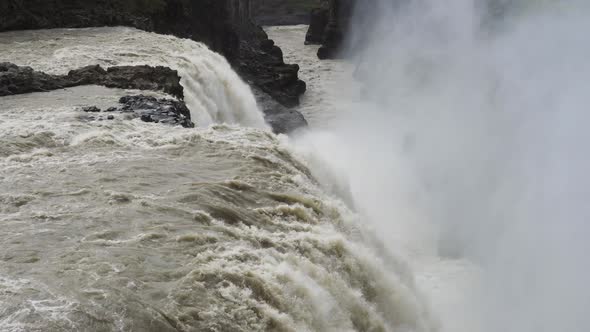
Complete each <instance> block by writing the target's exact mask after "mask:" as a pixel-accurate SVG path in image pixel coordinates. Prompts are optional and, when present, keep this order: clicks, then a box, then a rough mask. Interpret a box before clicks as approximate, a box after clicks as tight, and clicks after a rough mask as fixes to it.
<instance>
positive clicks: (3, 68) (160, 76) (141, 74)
mask: <svg viewBox="0 0 590 332" xmlns="http://www.w3.org/2000/svg"><path fill="white" fill-rule="evenodd" d="M80 85H103V86H106V87H109V88H121V89H138V90H154V91H163V92H166V93H168V94H171V95H173V96H175V97H177V98H180V99H182V97H183V88H182V85H180V77H179V76H178V72H177V71H175V70H172V69H170V68H167V67H150V66H122V67H111V68H109V69H108V70H105V69H103V68H102V67H100V66H98V65H96V66H87V67H84V68H80V69H76V70H72V71H70V72H69V73H68V74H67V75H65V76H63V75H49V74H45V73H43V72H39V71H35V70H33V69H32V68H30V67H21V66H17V65H14V64H12V63H0V96H7V95H14V94H22V93H30V92H43V91H51V90H57V89H63V88H67V87H73V86H80Z"/></svg>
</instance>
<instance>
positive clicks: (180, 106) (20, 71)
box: [0, 41, 307, 134]
mask: <svg viewBox="0 0 590 332" xmlns="http://www.w3.org/2000/svg"><path fill="white" fill-rule="evenodd" d="M265 47H266V48H268V49H269V52H277V53H279V52H281V49H280V48H278V47H275V46H274V43H273V42H272V41H268V45H266V46H265ZM295 66H296V65H295ZM258 70H261V71H264V70H267V68H264V67H262V66H261V67H259V68H258ZM268 75H270V74H268ZM282 75H284V76H285V77H284V78H283V81H281V80H278V81H277V80H269V81H268V83H267V84H268V88H269V89H270V88H271V87H272V86H271V85H272V84H276V83H277V82H284V84H285V87H284V88H285V93H287V92H288V89H289V83H288V82H289V77H288V75H290V73H289V71H286V72H284V73H283V74H282ZM302 84H303V87H302V89H305V83H303V82H302ZM80 85H102V86H106V87H109V88H120V89H137V90H151V91H162V92H165V93H168V94H170V95H172V96H174V97H176V98H178V99H179V100H182V97H183V87H182V85H180V77H179V76H178V73H177V72H176V71H175V70H171V69H170V68H167V67H150V66H120V67H110V68H108V69H104V68H102V67H100V66H98V65H96V66H87V67H83V68H80V69H76V70H72V71H70V72H69V73H68V74H67V75H49V74H46V73H43V72H39V71H35V70H33V69H32V68H30V67H21V66H17V65H15V64H12V63H0V97H2V96H9V95H16V94H24V93H31V92H46V91H51V90H58V89H63V88H68V87H74V86H80ZM264 86H266V85H263V87H264ZM253 91H254V93H255V96H256V99H257V100H258V103H259V105H260V106H261V108H262V109H263V111H264V115H265V119H266V121H267V122H268V124H270V126H271V127H272V129H273V131H274V132H275V133H277V134H287V133H291V132H293V131H295V130H296V129H298V128H301V127H306V126H307V121H305V118H304V117H303V115H302V114H301V113H299V112H298V111H296V110H294V109H289V108H287V107H285V106H284V105H283V104H281V103H279V102H278V101H277V98H276V96H274V97H273V96H271V95H270V94H269V93H268V92H266V91H265V90H263V89H262V88H257V87H254V89H253ZM285 98H286V97H285ZM120 102H121V103H122V104H123V106H121V107H119V108H116V109H110V110H107V111H109V112H122V113H133V114H136V115H137V116H135V117H140V118H141V119H142V120H143V121H146V122H163V123H169V124H177V125H181V126H183V127H194V124H193V123H192V122H191V121H190V111H189V109H188V108H187V107H186V105H185V104H184V102H182V101H174V100H170V99H155V98H153V97H145V96H137V97H124V98H122V99H121V100H120ZM84 111H85V112H86V113H88V114H93V113H102V110H100V109H98V108H96V107H86V108H84ZM91 119H99V120H104V119H105V118H104V117H102V116H94V115H93V116H91Z"/></svg>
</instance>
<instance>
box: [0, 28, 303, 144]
mask: <svg viewBox="0 0 590 332" xmlns="http://www.w3.org/2000/svg"><path fill="white" fill-rule="evenodd" d="M111 34H116V35H119V36H121V38H120V40H124V41H125V42H124V43H119V42H118V41H117V40H114V39H112V38H111ZM55 36H58V37H57V38H55ZM64 36H66V37H67V38H66V37H64ZM0 39H2V40H3V41H6V43H7V44H9V45H12V46H13V47H12V48H11V49H6V50H2V51H0V53H1V54H2V58H3V59H7V60H8V61H12V63H8V62H7V63H1V64H0V75H1V76H2V77H3V80H2V83H0V96H3V95H11V94H16V93H27V92H35V91H37V92H39V91H51V90H55V89H61V88H65V87H72V86H79V85H104V86H106V87H116V88H125V89H129V88H131V89H140V90H153V91H163V92H165V93H168V94H170V95H172V96H175V97H177V98H178V99H180V100H182V101H183V102H184V103H186V105H187V107H188V108H189V109H190V110H191V115H192V120H193V121H194V122H195V123H197V124H198V125H199V126H208V125H210V124H213V123H224V122H225V123H229V124H240V125H244V126H251V127H256V128H261V129H266V130H272V131H273V132H274V133H277V134H288V133H291V132H293V131H295V130H297V129H298V128H301V127H305V126H307V122H306V121H305V118H304V117H303V116H302V115H301V114H300V113H298V112H297V111H296V110H294V109H289V108H286V107H284V106H282V105H281V104H280V103H278V102H276V101H275V100H274V99H273V97H270V96H269V95H268V94H267V93H263V92H260V93H257V96H264V97H263V98H261V99H260V103H261V104H260V106H259V105H258V104H257V99H256V97H255V96H254V95H253V94H252V88H250V87H249V86H248V85H247V84H246V83H245V82H244V81H242V80H241V78H240V77H239V75H238V74H237V73H236V72H235V71H234V70H233V69H232V67H231V65H230V64H229V63H228V61H227V60H226V59H225V58H224V57H223V56H222V55H220V54H217V53H215V52H212V51H210V50H209V49H208V48H207V47H206V46H205V45H204V44H201V43H198V42H195V41H192V40H188V39H179V38H176V37H173V36H167V35H158V34H154V33H148V32H144V31H140V30H137V29H133V28H122V27H119V28H86V29H67V30H64V29H56V30H36V31H23V32H7V33H1V34H0ZM76 40H77V41H78V42H76ZM31 49H34V50H35V52H32V53H33V54H26V53H25V52H29V53H31V51H30V50H31ZM19 50H20V51H19ZM36 52H37V53H39V54H38V55H39V56H38V57H35V56H34V53H36ZM23 53H25V55H23ZM254 89H256V88H254ZM256 90H257V89H256ZM89 106H90V105H89Z"/></svg>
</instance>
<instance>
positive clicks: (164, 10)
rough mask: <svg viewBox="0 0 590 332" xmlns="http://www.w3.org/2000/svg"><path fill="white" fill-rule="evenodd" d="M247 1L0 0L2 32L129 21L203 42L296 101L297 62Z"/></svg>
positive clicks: (300, 88)
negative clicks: (286, 57)
mask: <svg viewBox="0 0 590 332" xmlns="http://www.w3.org/2000/svg"><path fill="white" fill-rule="evenodd" d="M250 1H251V0H191V1H187V0H76V1H74V0H2V1H0V32H2V31H8V30H25V29H49V28H81V27H96V26H120V25H123V26H131V27H135V28H138V29H142V30H146V31H153V32H157V33H163V34H172V35H175V36H178V37H182V38H191V39H193V40H196V41H200V42H203V43H205V44H207V45H208V46H209V47H210V48H211V49H213V50H214V51H216V52H219V53H221V54H223V55H224V56H225V57H226V58H227V59H228V60H229V62H230V63H231V64H232V65H233V66H234V68H236V70H237V71H238V72H239V73H240V74H241V75H242V76H243V77H244V78H246V79H247V80H248V82H249V83H250V84H252V85H254V86H258V87H260V88H261V89H262V90H264V91H265V92H266V93H268V94H269V95H271V96H272V97H273V98H275V99H276V100H277V101H279V102H280V103H281V104H283V105H286V106H294V105H297V104H298V102H299V96H300V95H301V94H302V93H303V92H304V91H305V83H304V82H302V81H301V80H299V79H298V69H299V68H298V67H297V66H294V65H287V64H285V63H284V61H283V57H282V52H280V50H277V49H278V48H276V47H264V46H267V45H269V43H270V42H269V40H268V36H267V35H266V34H265V33H264V31H263V30H262V29H261V28H260V27H258V26H257V25H256V24H254V23H253V21H252V13H251V2H250Z"/></svg>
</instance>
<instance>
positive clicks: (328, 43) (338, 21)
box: [318, 0, 355, 59]
mask: <svg viewBox="0 0 590 332" xmlns="http://www.w3.org/2000/svg"><path fill="white" fill-rule="evenodd" d="M354 6H355V0H329V7H328V24H327V25H326V28H325V31H324V37H323V41H322V47H320V49H319V50H318V58H320V59H333V58H338V57H340V56H341V55H342V53H341V51H342V47H343V44H344V40H345V36H346V35H347V34H348V30H349V27H350V21H351V19H352V15H353V9H354Z"/></svg>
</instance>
